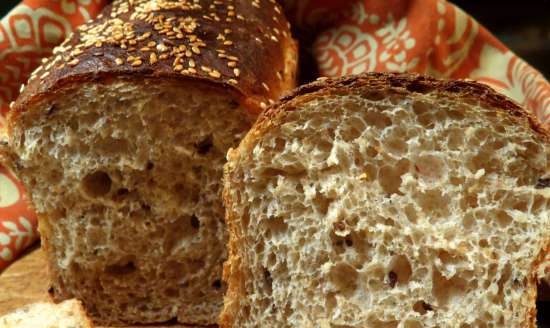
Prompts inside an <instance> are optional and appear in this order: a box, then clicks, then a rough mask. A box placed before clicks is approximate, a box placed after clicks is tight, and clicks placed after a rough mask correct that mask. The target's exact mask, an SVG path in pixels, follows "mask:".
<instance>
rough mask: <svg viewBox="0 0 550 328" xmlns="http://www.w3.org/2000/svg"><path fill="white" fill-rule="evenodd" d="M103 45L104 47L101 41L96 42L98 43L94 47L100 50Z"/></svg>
mask: <svg viewBox="0 0 550 328" xmlns="http://www.w3.org/2000/svg"><path fill="white" fill-rule="evenodd" d="M102 45H103V43H102V42H101V41H96V43H94V46H95V47H96V48H100V47H101V46H102Z"/></svg>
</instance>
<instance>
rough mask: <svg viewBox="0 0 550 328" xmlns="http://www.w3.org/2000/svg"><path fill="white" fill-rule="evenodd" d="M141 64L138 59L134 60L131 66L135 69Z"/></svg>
mask: <svg viewBox="0 0 550 328" xmlns="http://www.w3.org/2000/svg"><path fill="white" fill-rule="evenodd" d="M141 64H143V62H142V61H141V60H139V59H136V60H135V61H133V62H132V66H134V67H137V66H139V65H141Z"/></svg>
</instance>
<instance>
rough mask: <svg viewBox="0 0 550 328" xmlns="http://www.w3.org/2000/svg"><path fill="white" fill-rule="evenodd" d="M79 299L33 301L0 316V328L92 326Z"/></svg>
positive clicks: (88, 327)
mask: <svg viewBox="0 0 550 328" xmlns="http://www.w3.org/2000/svg"><path fill="white" fill-rule="evenodd" d="M92 327H93V325H92V322H91V321H90V319H89V318H88V316H87V315H86V312H85V311H84V308H83V307H82V304H81V303H80V301H78V300H76V299H70V300H67V301H64V302H61V303H59V304H55V303H45V302H44V303H34V304H29V305H27V306H24V307H22V308H19V309H17V310H15V311H13V312H11V313H8V314H6V315H4V316H2V317H0V328H92Z"/></svg>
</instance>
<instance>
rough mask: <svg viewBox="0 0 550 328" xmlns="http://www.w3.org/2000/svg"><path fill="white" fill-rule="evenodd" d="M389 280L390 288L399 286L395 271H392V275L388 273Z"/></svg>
mask: <svg viewBox="0 0 550 328" xmlns="http://www.w3.org/2000/svg"><path fill="white" fill-rule="evenodd" d="M388 279H389V284H390V287H391V288H393V287H395V284H397V274H396V273H395V272H393V271H390V273H388Z"/></svg>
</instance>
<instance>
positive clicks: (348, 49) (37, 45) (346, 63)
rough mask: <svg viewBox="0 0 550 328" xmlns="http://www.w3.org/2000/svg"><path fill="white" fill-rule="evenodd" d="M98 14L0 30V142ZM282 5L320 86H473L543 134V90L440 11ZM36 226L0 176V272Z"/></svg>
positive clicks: (45, 17)
mask: <svg viewBox="0 0 550 328" xmlns="http://www.w3.org/2000/svg"><path fill="white" fill-rule="evenodd" d="M261 1H270V0H261ZM106 4H107V1H105V0H60V1H48V0H24V1H23V2H22V3H21V4H19V5H18V6H17V7H16V8H14V9H13V10H12V11H11V12H10V13H9V14H8V15H7V16H6V17H4V18H3V19H2V20H1V21H0V82H1V83H0V141H1V136H2V129H3V126H4V125H5V115H6V114H7V112H8V111H9V103H10V102H11V101H13V100H14V99H15V98H16V97H17V94H18V92H19V87H20V85H21V84H22V83H24V82H25V81H26V79H27V78H28V76H29V75H30V73H31V72H32V70H33V69H35V68H36V67H37V66H38V65H39V64H40V61H41V59H42V58H43V57H47V56H49V55H50V54H51V52H52V48H53V47H54V46H55V45H57V44H59V43H61V42H62V41H63V40H64V39H65V38H66V37H67V36H68V35H69V34H70V33H71V32H72V31H73V30H74V29H75V28H76V27H77V26H78V25H80V24H82V23H84V22H85V21H87V20H88V19H90V18H93V17H95V16H96V15H97V14H98V13H99V12H100V10H101V9H102V8H103V7H104V6H105V5H106ZM283 5H284V6H285V9H286V12H287V14H288V16H289V19H290V20H291V22H292V23H293V24H294V28H295V30H297V31H303V33H304V35H307V37H308V38H309V39H312V40H313V42H312V48H313V49H312V51H313V54H314V57H315V60H316V62H317V67H318V70H319V73H320V75H321V76H342V75H347V74H357V73H361V72H367V71H393V72H417V73H422V74H429V75H433V76H436V77H446V78H469V79H474V80H477V81H479V82H482V83H485V84H488V85H490V86H491V87H493V88H495V89H496V90H497V91H500V92H502V93H504V94H506V95H508V96H509V97H511V98H512V99H514V100H515V101H517V102H518V103H520V104H522V105H523V106H524V107H525V108H527V109H528V110H530V111H532V112H534V113H535V114H536V116H537V117H538V119H539V120H540V121H541V122H542V123H543V124H544V125H545V126H547V127H550V84H549V83H548V81H546V80H545V78H544V77H543V76H542V74H540V73H539V72H538V71H537V70H535V69H534V68H532V67H531V66H529V65H528V64H527V63H525V61H523V60H522V59H521V58H519V57H517V56H516V55H515V54H514V53H513V52H512V51H510V50H509V49H508V48H507V47H506V46H504V45H503V44H502V43H501V42H500V41H498V40H497V39H496V38H495V37H494V36H493V35H492V34H491V33H490V32H489V31H487V30H486V29H485V28H484V27H483V26H481V25H480V24H479V23H478V22H477V21H476V20H475V19H473V18H472V17H471V16H469V15H468V14H466V13H465V12H464V11H462V10H461V9H459V8H458V7H456V6H454V5H453V4H451V3H449V2H447V1H444V0H342V1H333V0H286V1H283ZM36 221H37V219H36V215H35V214H34V213H33V211H32V210H31V209H30V208H29V204H28V202H27V198H26V197H25V192H24V190H23V188H22V187H21V184H20V183H19V182H18V181H17V179H16V178H15V177H14V176H13V175H12V174H11V173H10V172H8V171H7V170H6V169H5V168H3V167H0V270H1V269H2V268H4V267H6V266H7V265H8V264H9V263H10V262H11V261H13V260H14V259H15V258H17V256H18V254H20V253H21V252H22V251H23V250H24V249H25V248H26V247H27V246H28V245H30V244H31V243H32V242H33V241H34V240H36V239H37V238H38V235H37V232H36V225H37V223H36ZM548 258H549V259H548V261H549V263H550V254H549V256H548ZM549 267H550V266H549ZM548 273H549V270H548V269H547V270H546V274H548ZM540 274H544V270H541V273H540Z"/></svg>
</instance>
